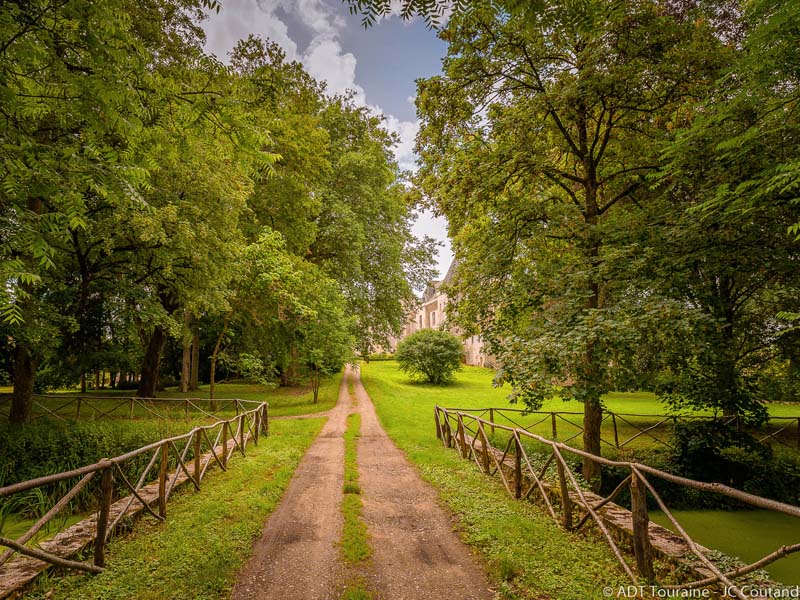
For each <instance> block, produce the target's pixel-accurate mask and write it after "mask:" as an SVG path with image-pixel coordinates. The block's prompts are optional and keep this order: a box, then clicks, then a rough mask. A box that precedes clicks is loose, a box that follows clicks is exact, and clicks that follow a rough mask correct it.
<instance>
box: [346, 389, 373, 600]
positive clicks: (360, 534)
mask: <svg viewBox="0 0 800 600" xmlns="http://www.w3.org/2000/svg"><path fill="white" fill-rule="evenodd" d="M349 387H350V397H351V399H352V398H354V394H353V388H352V383H351V384H350V386H349ZM360 434H361V415H359V414H351V415H350V416H348V417H347V431H346V432H345V434H344V444H345V446H344V497H343V499H342V516H343V518H344V524H343V527H342V542H341V548H342V558H343V559H344V561H345V563H346V564H347V566H348V572H349V573H348V577H347V578H346V581H345V586H344V592H343V594H342V598H344V599H345V600H369V599H370V598H372V595H371V594H370V593H369V591H368V590H367V589H366V582H365V580H364V577H363V574H361V573H359V572H358V566H359V565H363V563H364V562H365V561H367V560H368V559H369V558H370V556H372V548H371V547H370V545H369V536H368V534H367V525H366V523H364V520H363V519H362V517H361V512H362V509H363V506H364V504H363V502H362V501H361V487H360V485H359V483H358V463H357V445H358V438H359V436H360Z"/></svg>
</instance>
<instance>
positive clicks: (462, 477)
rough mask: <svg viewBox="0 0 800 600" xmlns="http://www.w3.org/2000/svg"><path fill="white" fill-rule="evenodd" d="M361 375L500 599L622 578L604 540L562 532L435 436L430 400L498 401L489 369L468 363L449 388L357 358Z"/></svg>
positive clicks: (594, 593)
mask: <svg viewBox="0 0 800 600" xmlns="http://www.w3.org/2000/svg"><path fill="white" fill-rule="evenodd" d="M361 374H362V379H363V382H364V385H365V386H366V388H367V391H368V393H369V394H370V397H371V398H372V400H373V401H374V402H375V405H376V408H377V411H378V415H379V417H380V419H381V423H382V424H383V426H384V428H385V429H386V431H387V433H388V434H389V435H390V436H391V437H392V439H393V440H394V441H395V442H396V443H397V444H398V446H400V448H402V449H403V450H404V451H405V452H406V454H407V455H408V457H409V459H410V460H411V461H412V462H414V463H415V464H416V465H417V467H418V468H419V471H420V473H421V474H422V476H423V477H424V478H425V479H426V480H427V481H428V482H430V483H431V484H433V485H434V486H435V487H436V488H437V489H438V490H439V492H440V497H441V499H442V501H443V502H444V504H446V505H447V506H448V507H449V508H450V509H451V510H452V511H453V512H454V513H455V514H457V515H458V516H459V519H460V527H461V529H462V534H463V537H464V539H465V540H466V541H467V542H468V543H470V544H472V545H474V546H475V547H476V548H477V549H478V550H479V551H480V554H481V555H482V556H483V558H484V559H485V560H486V562H487V564H488V566H489V571H490V574H491V576H492V578H493V579H494V581H495V583H496V587H497V589H498V590H500V592H501V594H502V596H503V597H504V598H530V599H533V598H535V599H542V598H558V599H559V600H572V599H575V600H578V599H585V598H602V593H601V591H602V589H603V587H604V586H609V585H610V586H617V585H624V584H625V583H626V579H625V577H624V574H623V573H622V572H621V570H620V568H619V567H618V565H617V563H616V560H615V559H614V557H613V555H612V554H611V551H610V550H608V549H607V548H606V546H605V545H604V544H603V543H602V542H598V541H596V540H593V539H585V538H583V537H581V536H578V535H572V534H568V533H565V532H563V531H562V530H560V529H559V528H558V527H557V526H556V525H555V524H554V523H553V522H552V521H551V520H550V518H549V517H548V516H546V515H545V513H544V512H543V511H540V510H539V509H538V508H536V507H534V506H533V505H531V504H529V503H525V502H517V501H515V500H513V499H511V498H509V497H508V496H507V494H506V492H505V489H504V488H503V486H502V483H500V482H499V481H498V480H497V479H489V478H487V477H485V476H484V475H482V474H481V473H480V472H479V471H478V470H477V468H476V467H475V465H474V464H472V463H469V462H467V461H463V460H461V459H459V458H458V455H457V454H456V453H455V452H453V451H452V450H447V449H445V448H443V447H442V446H441V443H440V442H439V441H438V440H437V439H436V436H435V434H434V427H433V406H434V405H435V404H444V405H453V404H454V402H455V401H459V403H461V404H463V403H464V402H470V403H472V404H478V403H479V404H480V405H482V406H492V405H494V406H496V405H497V403H498V402H499V398H498V395H499V394H500V393H501V392H497V391H492V390H491V388H488V386H487V385H486V371H484V370H477V369H468V370H465V372H463V373H461V374H460V375H459V376H458V378H457V381H456V384H455V385H454V386H452V387H451V386H448V387H446V388H443V387H438V386H429V385H424V384H414V383H410V382H409V381H408V378H407V377H406V376H405V375H403V374H402V373H400V372H399V371H398V370H397V367H396V365H395V364H394V363H391V362H380V363H372V364H369V365H362V368H361ZM487 388H488V389H487ZM578 565H580V567H578Z"/></svg>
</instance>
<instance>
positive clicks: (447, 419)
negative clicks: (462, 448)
mask: <svg viewBox="0 0 800 600" xmlns="http://www.w3.org/2000/svg"><path fill="white" fill-rule="evenodd" d="M444 435H445V437H446V438H447V447H448V448H452V447H453V428H452V427H450V415H449V414H445V429H444Z"/></svg>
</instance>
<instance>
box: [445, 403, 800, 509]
mask: <svg viewBox="0 0 800 600" xmlns="http://www.w3.org/2000/svg"><path fill="white" fill-rule="evenodd" d="M437 408H439V409H440V410H442V411H443V412H444V413H445V414H448V413H450V412H455V414H456V415H459V416H461V417H462V418H464V417H467V418H470V419H473V420H475V421H479V422H481V423H482V424H485V425H489V426H492V425H494V427H495V428H497V429H502V430H504V431H509V432H512V433H513V432H516V433H517V435H522V436H525V437H529V438H532V439H534V440H535V441H537V442H540V443H543V444H547V445H549V446H551V447H555V448H558V449H559V450H565V451H567V452H570V453H572V454H576V455H578V456H580V457H582V458H589V459H591V460H593V461H595V462H597V463H600V464H601V465H605V466H607V467H625V468H629V469H634V468H635V469H638V470H639V471H644V472H646V473H649V474H651V475H655V476H656V477H658V478H660V479H665V480H667V481H671V482H672V483H677V484H679V485H685V486H687V487H691V488H694V489H697V490H701V491H706V492H715V493H718V494H722V495H723V496H728V497H729V498H733V499H734V500H739V501H741V502H745V503H747V504H750V505H751V506H756V507H758V508H766V509H769V510H776V511H778V512H782V513H783V514H786V515H790V516H792V517H797V518H800V506H795V505H793V504H786V503H784V502H778V501H777V500H771V499H769V498H764V497H762V496H756V495H755V494H751V493H749V492H745V491H743V490H739V489H737V488H734V487H731V486H728V485H725V484H723V483H712V482H706V481H698V480H695V479H688V478H686V477H680V476H679V475H673V474H672V473H667V472H666V471H662V470H660V469H656V468H655V467H651V466H649V465H645V464H643V463H639V462H633V461H622V460H611V459H608V458H604V457H602V456H598V455H596V454H592V453H590V452H586V451H585V450H581V449H579V448H575V447H573V446H568V445H567V444H564V443H563V442H558V441H555V440H550V439H548V438H545V437H542V436H540V435H536V434H535V433H531V432H530V431H528V430H526V429H519V428H516V427H508V426H506V425H501V424H499V423H492V422H491V421H487V420H486V419H483V418H481V417H477V416H475V415H471V414H469V413H465V412H461V411H452V410H451V409H447V408H443V407H440V406H439V407H437Z"/></svg>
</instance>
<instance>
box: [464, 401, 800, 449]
mask: <svg viewBox="0 0 800 600" xmlns="http://www.w3.org/2000/svg"><path fill="white" fill-rule="evenodd" d="M448 410H450V411H461V412H465V413H470V414H473V415H476V416H479V417H481V418H484V419H487V420H488V421H489V422H490V423H491V424H492V425H491V426H492V432H494V428H493V425H494V424H501V425H507V426H509V427H514V428H518V429H522V430H525V431H529V432H532V433H536V432H538V433H539V434H540V435H541V434H543V433H546V434H547V436H550V437H551V439H554V440H556V439H557V440H561V441H562V442H564V443H567V442H570V441H572V440H574V439H575V438H577V437H579V436H580V435H581V434H583V425H582V419H583V413H582V412H571V411H528V410H524V409H519V408H449V409H448ZM529 415H530V416H532V417H533V422H532V423H527V424H526V423H521V422H520V421H522V419H523V417H527V416H529ZM697 421H715V422H721V423H723V424H724V425H728V426H732V427H735V428H736V429H737V430H739V431H747V432H750V433H753V434H754V435H755V436H756V438H757V439H758V441H759V442H768V443H771V442H775V443H778V444H781V445H783V446H786V447H787V448H791V449H793V450H800V417H770V418H769V420H768V421H767V423H765V424H764V425H763V426H761V427H759V428H753V427H750V426H748V425H747V424H745V423H744V422H743V421H742V420H741V419H740V418H739V417H738V416H736V417H723V418H721V419H720V418H719V417H714V416H710V415H648V414H639V413H618V412H612V411H609V410H603V421H602V423H603V426H602V428H601V438H600V442H601V444H605V445H606V446H608V447H609V448H616V449H618V450H620V449H623V448H629V447H630V446H631V445H632V444H633V442H635V441H637V440H641V439H647V440H649V442H650V443H655V444H657V445H661V446H665V447H668V448H672V444H671V442H670V440H669V436H670V435H671V434H672V431H673V430H674V429H675V426H676V425H678V424H679V423H690V422H697ZM659 433H661V434H665V435H664V436H663V437H659V436H658V434H659ZM547 436H545V437H547Z"/></svg>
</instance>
